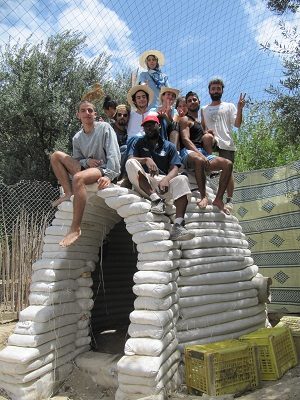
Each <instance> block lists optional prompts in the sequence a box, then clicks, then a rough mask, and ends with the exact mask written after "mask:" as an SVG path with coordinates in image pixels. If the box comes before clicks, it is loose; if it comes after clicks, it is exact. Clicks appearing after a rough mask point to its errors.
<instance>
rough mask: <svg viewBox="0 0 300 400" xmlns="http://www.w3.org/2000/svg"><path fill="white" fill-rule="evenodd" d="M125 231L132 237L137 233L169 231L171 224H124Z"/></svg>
mask: <svg viewBox="0 0 300 400" xmlns="http://www.w3.org/2000/svg"><path fill="white" fill-rule="evenodd" d="M126 229H127V231H128V232H129V233H130V234H131V235H134V234H135V233H138V232H145V231H152V230H166V231H170V229H171V224H170V223H166V222H150V221H149V222H146V221H144V222H132V223H127V224H126Z"/></svg>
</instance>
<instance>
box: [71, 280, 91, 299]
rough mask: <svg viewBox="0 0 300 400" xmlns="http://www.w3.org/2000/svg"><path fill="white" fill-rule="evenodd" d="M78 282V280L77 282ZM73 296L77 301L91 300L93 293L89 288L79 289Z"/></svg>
mask: <svg viewBox="0 0 300 400" xmlns="http://www.w3.org/2000/svg"><path fill="white" fill-rule="evenodd" d="M81 279H84V278H81ZM77 282H78V280H77ZM75 296H76V298H77V299H91V298H92V297H93V291H92V289H91V288H90V287H85V286H82V287H79V288H78V289H77V290H76V292H75Z"/></svg>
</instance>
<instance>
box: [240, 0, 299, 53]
mask: <svg viewBox="0 0 300 400" xmlns="http://www.w3.org/2000/svg"><path fill="white" fill-rule="evenodd" d="M242 3H243V5H244V9H245V12H246V15H247V16H248V25H249V28H250V30H251V32H252V33H253V35H254V38H255V40H256V42H257V43H258V44H259V45H260V44H263V45H265V44H270V46H271V48H274V42H275V41H278V42H279V43H281V44H282V45H285V46H286V48H288V49H293V48H294V46H295V44H294V43H292V42H291V41H290V40H289V39H285V38H284V37H283V36H282V34H281V29H280V25H279V23H280V21H281V20H283V17H282V16H279V15H276V14H274V13H272V12H271V11H269V10H268V9H267V8H266V6H265V3H264V2H262V1H261V0H251V1H246V2H242ZM284 22H285V26H286V28H287V29H292V28H293V27H296V28H297V29H298V31H300V12H297V13H295V14H293V13H289V14H287V15H285V17H284Z"/></svg>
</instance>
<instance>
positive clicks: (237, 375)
mask: <svg viewBox="0 0 300 400" xmlns="http://www.w3.org/2000/svg"><path fill="white" fill-rule="evenodd" d="M185 379H186V385H187V387H188V390H189V392H191V391H192V390H193V389H196V390H198V391H200V392H203V393H206V394H208V395H210V396H219V395H223V394H233V393H242V392H244V391H246V390H251V389H254V388H255V387H257V386H258V384H259V374H258V360H257V351H256V348H255V347H253V346H251V345H248V344H246V343H242V342H240V341H238V340H226V341H223V342H216V343H209V344H205V345H193V346H186V347H185Z"/></svg>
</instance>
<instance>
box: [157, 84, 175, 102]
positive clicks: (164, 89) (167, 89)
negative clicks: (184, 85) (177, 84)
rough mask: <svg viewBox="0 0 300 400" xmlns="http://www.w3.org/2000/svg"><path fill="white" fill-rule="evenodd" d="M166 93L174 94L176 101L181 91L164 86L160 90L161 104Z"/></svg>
mask: <svg viewBox="0 0 300 400" xmlns="http://www.w3.org/2000/svg"><path fill="white" fill-rule="evenodd" d="M166 92H171V93H174V94H175V97H176V99H177V97H178V96H179V93H180V91H179V90H178V89H174V88H170V87H167V86H163V87H162V88H161V89H160V92H159V100H160V102H162V95H163V94H164V93H166Z"/></svg>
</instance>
